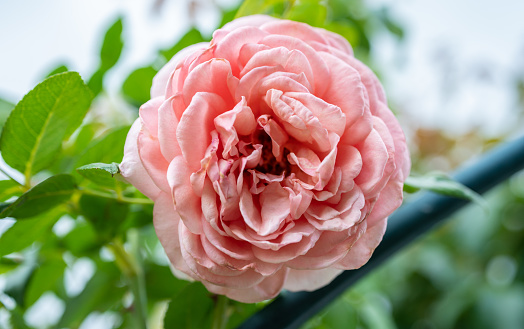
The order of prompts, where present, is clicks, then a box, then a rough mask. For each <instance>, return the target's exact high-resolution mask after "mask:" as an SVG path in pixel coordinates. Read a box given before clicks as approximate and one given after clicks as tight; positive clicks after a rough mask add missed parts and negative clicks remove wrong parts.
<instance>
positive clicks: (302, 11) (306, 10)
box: [285, 0, 327, 26]
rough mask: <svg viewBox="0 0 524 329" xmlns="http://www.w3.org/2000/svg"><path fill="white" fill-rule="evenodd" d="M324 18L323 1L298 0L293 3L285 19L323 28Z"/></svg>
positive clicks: (325, 4)
mask: <svg viewBox="0 0 524 329" xmlns="http://www.w3.org/2000/svg"><path fill="white" fill-rule="evenodd" d="M326 17H327V3H326V1H325V0H300V1H295V2H294V3H293V5H292V6H291V8H290V9H289V10H288V11H287V14H286V17H285V18H287V19H291V20H294V21H298V22H303V23H307V24H309V25H312V26H323V25H324V22H325V21H326Z"/></svg>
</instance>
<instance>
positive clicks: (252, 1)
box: [235, 0, 288, 18]
mask: <svg viewBox="0 0 524 329" xmlns="http://www.w3.org/2000/svg"><path fill="white" fill-rule="evenodd" d="M287 3H288V1H287V0H245V1H244V2H242V5H241V6H240V8H238V11H237V14H236V16H235V18H239V17H243V16H249V15H255V14H267V15H271V14H276V15H277V16H281V15H282V13H283V12H284V10H285V9H286V5H287Z"/></svg>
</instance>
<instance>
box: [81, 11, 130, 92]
mask: <svg viewBox="0 0 524 329" xmlns="http://www.w3.org/2000/svg"><path fill="white" fill-rule="evenodd" d="M122 29H123V27H122V18H118V19H117V20H116V22H114V23H113V24H112V25H111V26H110V27H109V29H108V30H107V32H106V34H105V36H104V41H103V43H102V48H101V50H100V65H99V67H98V70H97V71H96V72H95V73H94V74H93V76H92V77H91V79H89V82H88V86H89V88H91V90H92V91H93V93H95V95H97V94H98V93H100V91H101V90H102V86H103V81H104V76H105V74H106V72H107V71H109V70H110V69H111V68H112V67H113V66H115V64H116V63H117V62H118V59H119V58H120V55H121V54H122V49H123V48H124V42H123V40H122Z"/></svg>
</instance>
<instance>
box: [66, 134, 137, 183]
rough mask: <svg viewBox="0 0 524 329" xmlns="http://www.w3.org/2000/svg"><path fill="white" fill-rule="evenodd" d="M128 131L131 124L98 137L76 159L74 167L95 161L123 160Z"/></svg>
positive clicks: (110, 161)
mask: <svg viewBox="0 0 524 329" xmlns="http://www.w3.org/2000/svg"><path fill="white" fill-rule="evenodd" d="M128 132H129V126H125V127H119V128H115V129H113V130H111V131H109V132H108V133H106V134H105V135H103V136H102V137H100V138H98V139H96V140H95V141H93V142H92V143H91V144H90V145H89V146H88V147H87V149H86V150H85V151H84V153H83V154H82V155H81V156H80V158H79V159H78V160H77V161H76V163H75V166H74V168H79V167H81V166H84V165H87V164H90V163H95V162H103V163H112V162H117V161H121V160H122V157H123V156H124V143H125V141H126V137H127V133H128ZM75 175H76V174H75Z"/></svg>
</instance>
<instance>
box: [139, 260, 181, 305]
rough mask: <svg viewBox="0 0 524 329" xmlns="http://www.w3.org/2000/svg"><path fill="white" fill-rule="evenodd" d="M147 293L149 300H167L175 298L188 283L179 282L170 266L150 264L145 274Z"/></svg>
mask: <svg viewBox="0 0 524 329" xmlns="http://www.w3.org/2000/svg"><path fill="white" fill-rule="evenodd" d="M145 282H146V291H147V295H148V300H151V301H156V300H165V299H169V298H171V297H173V296H175V295H176V294H177V293H179V292H180V291H181V290H182V289H183V288H184V287H185V286H186V285H188V284H189V282H188V281H184V280H179V279H177V278H176V277H175V276H174V275H173V272H171V269H170V268H169V267H168V266H160V265H156V264H148V265H147V266H146V272H145Z"/></svg>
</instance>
